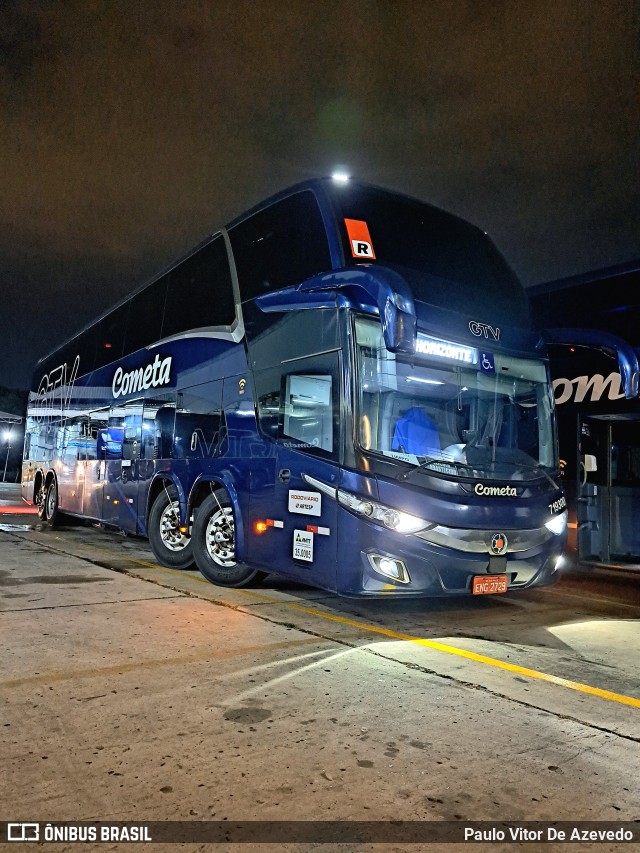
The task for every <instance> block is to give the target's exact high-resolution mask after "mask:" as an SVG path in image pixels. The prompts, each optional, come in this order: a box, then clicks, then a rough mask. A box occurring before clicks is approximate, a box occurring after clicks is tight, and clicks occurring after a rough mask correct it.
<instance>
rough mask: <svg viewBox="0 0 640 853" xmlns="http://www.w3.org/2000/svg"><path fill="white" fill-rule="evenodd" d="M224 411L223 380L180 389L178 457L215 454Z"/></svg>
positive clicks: (209, 456)
mask: <svg viewBox="0 0 640 853" xmlns="http://www.w3.org/2000/svg"><path fill="white" fill-rule="evenodd" d="M221 413H222V380H216V381H214V382H204V383H203V384H202V385H195V386H194V387H193V388H185V389H184V390H183V391H180V392H179V393H178V406H177V409H176V422H175V433H174V453H175V455H176V457H177V458H186V457H193V456H195V457H196V458H200V459H210V458H212V457H214V456H215V455H216V454H217V452H218V448H219V446H220V438H221V431H220V417H221Z"/></svg>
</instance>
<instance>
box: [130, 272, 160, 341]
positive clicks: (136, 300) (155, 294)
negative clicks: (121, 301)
mask: <svg viewBox="0 0 640 853" xmlns="http://www.w3.org/2000/svg"><path fill="white" fill-rule="evenodd" d="M167 278H168V276H163V277H162V278H160V279H158V281H154V282H153V284H150V285H149V286H148V287H145V289H144V290H141V291H140V293H138V295H137V296H134V297H133V299H132V300H131V302H130V303H129V319H128V323H127V334H126V338H125V344H124V352H125V355H127V354H129V353H132V352H135V351H136V350H139V349H142V347H146V346H148V345H149V344H152V343H153V342H154V341H159V340H160V337H161V333H162V316H163V314H164V302H165V293H166V290H167Z"/></svg>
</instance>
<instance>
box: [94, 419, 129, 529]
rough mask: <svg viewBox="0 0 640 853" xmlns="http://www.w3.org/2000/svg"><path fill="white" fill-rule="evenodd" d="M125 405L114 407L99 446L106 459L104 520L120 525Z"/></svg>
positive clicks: (103, 496) (102, 431)
mask: <svg viewBox="0 0 640 853" xmlns="http://www.w3.org/2000/svg"><path fill="white" fill-rule="evenodd" d="M123 410H124V406H123V405H120V406H118V407H117V408H116V407H112V408H111V409H110V410H109V420H108V421H107V426H106V428H105V429H104V430H101V432H100V440H99V442H98V447H99V450H100V458H101V459H103V460H104V476H103V481H102V520H103V521H104V523H105V524H114V525H116V526H118V527H119V526H120V504H121V502H122V445H123V439H124V418H123Z"/></svg>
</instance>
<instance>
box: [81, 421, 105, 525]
mask: <svg viewBox="0 0 640 853" xmlns="http://www.w3.org/2000/svg"><path fill="white" fill-rule="evenodd" d="M108 424H109V410H108V409H96V410H94V411H92V412H90V413H89V423H88V425H87V440H86V443H85V461H84V462H83V465H84V495H83V500H82V514H83V515H86V516H87V518H96V519H98V520H102V512H103V507H102V501H103V489H104V477H105V470H106V464H107V452H108V446H109V437H108Z"/></svg>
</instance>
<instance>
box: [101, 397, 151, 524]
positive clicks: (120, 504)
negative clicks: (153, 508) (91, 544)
mask: <svg viewBox="0 0 640 853" xmlns="http://www.w3.org/2000/svg"><path fill="white" fill-rule="evenodd" d="M119 409H120V412H119V414H120V415H121V420H122V456H121V459H120V460H119V463H120V467H119V470H118V461H116V460H114V461H113V462H112V463H109V473H113V478H111V477H109V478H108V491H109V492H111V491H113V493H114V494H113V497H112V501H113V503H112V507H113V518H114V519H115V521H114V523H115V524H117V525H118V527H121V528H122V529H123V530H127V531H129V532H130V533H137V532H138V482H139V478H140V458H141V455H142V400H135V401H132V402H129V403H126V405H124V406H120V407H119ZM106 488H107V486H105V489H106ZM105 498H106V495H105ZM116 501H117V503H116ZM106 506H107V501H106V500H105V507H106Z"/></svg>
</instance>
